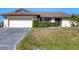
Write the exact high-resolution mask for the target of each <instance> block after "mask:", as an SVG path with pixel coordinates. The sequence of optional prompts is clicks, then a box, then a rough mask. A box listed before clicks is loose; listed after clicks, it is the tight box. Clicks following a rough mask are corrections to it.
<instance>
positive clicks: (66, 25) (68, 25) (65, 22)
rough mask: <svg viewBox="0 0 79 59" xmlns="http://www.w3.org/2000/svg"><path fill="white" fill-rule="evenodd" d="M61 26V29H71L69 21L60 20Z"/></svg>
mask: <svg viewBox="0 0 79 59" xmlns="http://www.w3.org/2000/svg"><path fill="white" fill-rule="evenodd" d="M61 26H62V27H71V24H70V21H69V20H62V23H61Z"/></svg>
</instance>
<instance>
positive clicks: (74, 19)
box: [69, 14, 79, 26]
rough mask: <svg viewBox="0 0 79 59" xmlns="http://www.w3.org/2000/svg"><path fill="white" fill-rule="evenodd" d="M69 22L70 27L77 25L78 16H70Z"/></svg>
mask: <svg viewBox="0 0 79 59" xmlns="http://www.w3.org/2000/svg"><path fill="white" fill-rule="evenodd" d="M69 19H70V22H71V24H72V25H74V26H76V25H78V24H79V15H74V14H73V15H71V16H70V18H69Z"/></svg>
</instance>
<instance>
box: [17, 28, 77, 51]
mask: <svg viewBox="0 0 79 59" xmlns="http://www.w3.org/2000/svg"><path fill="white" fill-rule="evenodd" d="M17 49H18V50H37V49H39V50H64V49H65V50H74V49H75V50H78V49H79V28H33V30H32V31H30V32H29V33H28V34H27V35H26V36H25V37H24V39H23V40H22V41H21V42H20V43H19V44H18V45H17Z"/></svg>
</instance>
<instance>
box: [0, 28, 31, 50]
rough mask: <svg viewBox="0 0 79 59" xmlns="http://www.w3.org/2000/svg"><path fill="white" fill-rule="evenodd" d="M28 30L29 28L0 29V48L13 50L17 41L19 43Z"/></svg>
mask: <svg viewBox="0 0 79 59" xmlns="http://www.w3.org/2000/svg"><path fill="white" fill-rule="evenodd" d="M30 30H31V29H30V28H2V29H0V50H15V49H16V45H17V43H19V42H20V40H21V39H22V38H23V37H24V35H25V34H26V33H27V32H28V31H30Z"/></svg>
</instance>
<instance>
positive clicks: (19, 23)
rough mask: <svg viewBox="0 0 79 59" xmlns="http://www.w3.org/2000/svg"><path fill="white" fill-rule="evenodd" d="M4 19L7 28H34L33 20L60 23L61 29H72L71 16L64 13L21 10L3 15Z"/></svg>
mask: <svg viewBox="0 0 79 59" xmlns="http://www.w3.org/2000/svg"><path fill="white" fill-rule="evenodd" d="M1 15H2V16H3V17H4V27H5V28H17V27H32V23H33V20H39V21H48V22H59V23H61V27H70V26H71V24H70V22H69V20H68V18H69V17H70V15H69V14H66V13H63V12H31V11H28V10H25V9H19V10H16V11H14V12H9V13H5V14H1Z"/></svg>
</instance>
